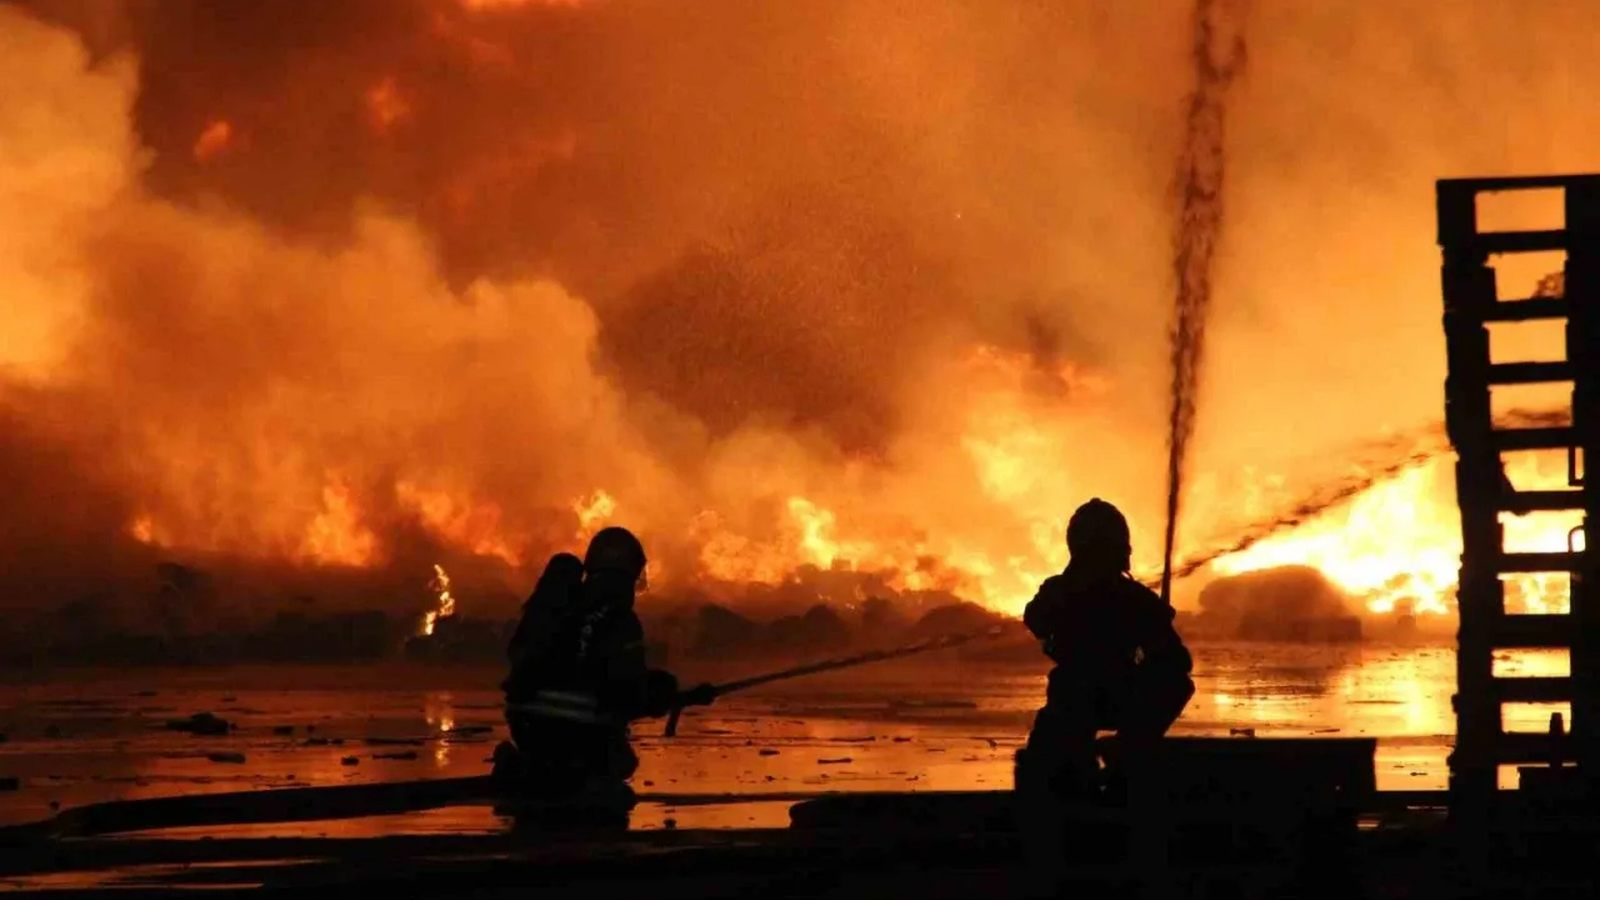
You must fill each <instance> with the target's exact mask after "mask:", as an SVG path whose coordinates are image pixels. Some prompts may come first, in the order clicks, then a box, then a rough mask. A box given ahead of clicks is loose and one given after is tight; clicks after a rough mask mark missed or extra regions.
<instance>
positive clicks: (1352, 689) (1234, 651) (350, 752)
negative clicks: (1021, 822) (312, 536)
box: [0, 645, 1564, 837]
mask: <svg viewBox="0 0 1600 900" xmlns="http://www.w3.org/2000/svg"><path fill="white" fill-rule="evenodd" d="M1546 655H1548V654H1546ZM1196 657H1197V663H1198V671H1197V679H1196V680H1197V682H1198V687H1199V692H1198V694H1197V696H1196V698H1195V700H1194V702H1193V703H1192V704H1191V706H1190V708H1189V710H1188V711H1187V712H1186V714H1185V716H1184V718H1183V719H1182V721H1181V722H1180V723H1179V725H1178V728H1177V731H1178V732H1179V733H1183V734H1191V735H1228V734H1238V733H1249V732H1252V731H1253V733H1254V734H1256V735H1259V736H1263V737H1266V736H1273V735H1282V736H1289V735H1348V736H1372V737H1378V738H1380V745H1379V751H1378V772H1377V775H1378V784H1379V787H1380V788H1381V789H1386V790H1433V789H1443V788H1444V787H1445V783H1446V775H1447V771H1446V765H1445V758H1446V755H1447V754H1448V752H1449V748H1450V744H1451V742H1452V740H1453V737H1452V735H1453V731H1454V720H1453V716H1452V714H1451V711H1450V696H1451V694H1452V693H1453V690H1454V681H1455V678H1454V675H1455V667H1454V655H1453V653H1452V652H1451V650H1450V649H1448V648H1420V649H1419V648H1403V649H1402V648H1391V649H1384V648H1377V647H1364V648H1314V647H1277V646H1261V645H1252V646H1239V645H1213V646H1200V647H1197V648H1196ZM1562 664H1564V660H1555V659H1553V658H1552V659H1546V658H1544V656H1542V655H1533V656H1526V657H1523V658H1520V659H1518V660H1508V661H1506V662H1505V663H1503V667H1509V668H1511V669H1516V670H1518V671H1516V672H1515V674H1523V675H1538V674H1546V673H1549V672H1551V671H1552V670H1553V669H1556V668H1558V667H1559V666H1560V665H1562ZM719 668H721V669H723V670H724V671H703V672H688V673H685V680H691V679H695V680H697V679H699V678H702V677H706V678H719V677H722V676H726V675H743V674H747V670H746V669H744V668H738V669H734V668H733V667H726V666H724V667H719ZM499 674H500V673H498V672H495V671H493V670H489V669H471V668H454V669H427V668H418V667H387V668H381V669H353V668H352V669H310V668H306V669H250V670H238V671H216V670H210V671H171V672H155V671H144V672H133V673H126V672H124V673H116V674H105V673H94V672H79V673H73V674H71V675H69V676H62V677H59V678H55V679H53V680H50V681H47V682H43V683H39V682H34V683H26V684H23V683H17V684H10V685H4V686H0V731H3V732H4V733H5V735H6V738H7V740H6V741H5V742H4V743H0V777H3V778H14V779H17V780H18V781H17V786H16V790H14V791H11V792H9V793H5V794H0V821H4V822H7V823H15V822H21V821H31V820H37V819H42V818H45V817H47V816H49V815H50V814H51V813H52V811H53V810H54V809H56V808H67V807H72V806H79V805H83V804H87V803H94V802H103V801H107V800H115V799H136V798H144V797H155V796H168V795H174V794H183V793H196V792H201V791H206V792H212V791H237V790H248V789H257V788H260V789H271V788H282V787H291V786H301V787H303V786H307V785H319V786H320V785H333V784H353V783H363V782H378V781H391V780H404V779H418V778H441V777H457V776H467V775H479V774H484V773H485V772H487V770H488V765H487V760H488V757H489V755H490V753H491V751H492V749H493V746H494V743H495V742H496V741H497V740H499V738H500V735H501V732H502V728H501V727H500V726H501V723H500V706H499V697H498V694H497V693H496V692H495V691H494V690H493V687H492V686H493V685H494V684H496V682H497V681H498V677H499ZM1042 690H1043V669H1042V667H1040V668H1020V667H1015V666H1012V667H1001V666H977V665H974V664H967V663H958V662H955V661H951V660H946V661H943V662H940V663H935V664H932V665H929V664H926V663H916V664H889V665H883V666H877V667H867V668H862V669H857V670H854V671H851V672H843V673H834V674H831V675H826V676H819V677H815V678H811V679H804V680H796V681H791V682H786V683H780V684H773V685H769V686H766V687H764V688H760V689H757V690H753V691H751V692H749V693H748V694H743V695H734V696H731V697H728V698H725V699H724V700H722V701H719V703H718V704H717V705H716V706H714V707H711V708H709V709H696V710H693V711H691V712H690V713H688V714H687V715H686V716H685V717H684V720H683V723H682V725H681V727H680V731H679V735H678V737H676V738H673V739H667V738H665V737H663V736H661V734H660V727H661V724H660V723H659V722H647V723H643V724H642V725H641V727H640V729H639V731H638V735H639V741H638V744H639V751H640V756H641V759H642V765H641V768H640V771H639V774H638V776H637V777H636V779H635V787H636V788H637V789H638V790H639V791H640V792H641V793H642V794H645V795H650V794H675V795H677V794H724V793H727V794H744V795H752V794H774V793H792V792H820V791H833V790H841V791H847V790H869V791H880V790H974V789H976V790H983V789H1003V788H1006V787H1009V785H1010V781H1011V755H1012V753H1013V752H1014V750H1015V749H1016V748H1017V747H1018V746H1020V745H1021V743H1022V741H1023V738H1024V736H1025V733H1026V731H1027V728H1028V726H1029V724H1030V722H1031V719H1032V715H1033V711H1034V709H1035V708H1036V706H1037V705H1038V703H1039V701H1040V698H1041V693H1042ZM207 711H209V712H213V713H215V714H216V715H218V716H220V717H222V718H223V719H225V720H227V721H228V722H231V723H233V725H234V729H233V730H232V731H231V732H229V733H227V734H225V735H219V736H202V735H193V734H188V733H183V732H178V731H172V730H168V729H167V728H165V727H164V726H165V724H166V722H167V721H169V720H172V719H178V718H183V717H187V716H189V715H191V714H193V713H197V712H207ZM1549 712H1550V710H1549V709H1547V708H1545V707H1543V706H1541V707H1539V708H1537V709H1529V710H1526V711H1523V710H1517V711H1515V714H1512V711H1510V710H1508V727H1513V728H1516V729H1518V730H1536V729H1540V730H1542V729H1543V728H1544V727H1546V725H1547V723H1548V719H1549ZM787 808H788V804H787V803H782V802H763V803H748V804H723V805H710V806H699V805H696V806H682V805H680V806H664V805H661V804H656V803H648V802H647V803H644V804H642V805H641V806H640V808H639V809H638V810H636V812H635V816H634V822H635V827H640V828H664V827H674V826H675V827H680V828H700V827H751V826H766V825H773V826H782V825H784V824H786V823H787ZM504 827H505V823H504V822H503V821H502V820H501V819H500V818H499V817H497V816H496V815H495V814H494V813H493V811H492V810H491V809H489V808H488V807H470V808H459V809H449V810H438V811H434V812H428V813H419V814H410V815H406V816H398V817H382V818H377V819H366V820H354V821H344V822H319V823H313V824H311V825H299V826H256V827H250V828H239V829H226V830H224V829H217V828H209V829H205V830H203V832H195V834H196V836H199V835H200V834H205V835H221V834H228V835H232V836H245V835H254V836H269V835H271V836H279V835H283V836H287V835H306V836H316V835H325V836H350V837H355V836H362V835H379V834H397V833H430V834H437V833H451V832H455V833H463V832H467V833H471V832H482V831H491V830H501V829H503V828H504ZM181 833H185V832H183V831H175V832H172V834H173V835H174V836H176V835H178V834H181Z"/></svg>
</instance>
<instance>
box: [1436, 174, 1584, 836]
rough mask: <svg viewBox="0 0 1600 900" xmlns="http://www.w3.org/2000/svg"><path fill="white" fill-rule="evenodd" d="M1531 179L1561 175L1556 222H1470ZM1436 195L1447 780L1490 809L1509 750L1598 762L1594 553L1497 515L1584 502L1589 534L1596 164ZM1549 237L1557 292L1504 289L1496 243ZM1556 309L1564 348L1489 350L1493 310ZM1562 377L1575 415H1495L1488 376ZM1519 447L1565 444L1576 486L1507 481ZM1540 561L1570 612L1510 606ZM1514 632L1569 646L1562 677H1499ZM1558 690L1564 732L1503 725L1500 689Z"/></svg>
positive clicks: (1549, 183) (1547, 313)
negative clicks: (1515, 541)
mask: <svg viewBox="0 0 1600 900" xmlns="http://www.w3.org/2000/svg"><path fill="white" fill-rule="evenodd" d="M1527 190H1541V191H1549V190H1561V191H1563V193H1564V195H1565V202H1564V207H1565V213H1566V222H1565V227H1563V228H1552V229H1550V230H1542V231H1502V232H1482V231H1479V228H1478V198H1479V196H1480V195H1483V194H1486V193H1494V192H1501V191H1527ZM1437 204H1438V217H1439V234H1438V240H1439V245H1440V247H1441V248H1442V250H1443V258H1444V259H1443V270H1442V273H1441V274H1442V285H1443V293H1444V331H1445V341H1446V348H1447V359H1448V367H1449V371H1448V375H1447V376H1446V380H1445V426H1446V429H1447V431H1448V433H1449V436H1450V442H1451V444H1452V445H1453V446H1454V448H1455V451H1456V456H1457V462H1456V496H1457V498H1458V502H1459V504H1460V507H1461V546H1462V553H1461V578H1460V589H1459V609H1460V630H1459V632H1458V634H1457V656H1456V681H1457V684H1456V695H1455V698H1454V705H1455V713H1456V747H1455V752H1454V753H1453V754H1452V756H1451V761H1450V794H1451V808H1452V812H1453V813H1456V814H1466V815H1467V816H1471V815H1472V814H1473V813H1475V812H1476V813H1479V814H1482V813H1486V812H1487V811H1488V808H1489V806H1490V804H1491V803H1492V801H1493V800H1494V798H1495V795H1496V789H1497V787H1498V773H1499V767H1500V766H1503V765H1512V764H1522V765H1528V764H1535V763H1544V764H1555V765H1562V766H1566V765H1570V766H1573V767H1574V770H1573V771H1572V772H1571V775H1572V776H1573V777H1575V778H1578V779H1582V781H1583V782H1590V781H1592V780H1593V779H1594V778H1595V777H1596V775H1597V774H1600V772H1597V770H1596V766H1597V765H1600V755H1597V751H1600V748H1597V736H1600V735H1597V732H1600V710H1597V701H1600V691H1597V686H1600V685H1597V678H1600V596H1596V595H1591V592H1590V590H1589V589H1588V586H1590V585H1596V584H1600V576H1597V573H1596V572H1595V567H1596V562H1597V559H1596V555H1594V554H1591V553H1589V552H1588V544H1587V542H1584V544H1583V547H1582V549H1575V548H1574V547H1573V546H1571V545H1569V547H1568V548H1567V552H1552V553H1508V552H1506V550H1505V545H1504V529H1503V527H1502V525H1501V521H1500V519H1501V516H1502V514H1506V513H1511V514H1517V513H1531V512H1547V511H1578V512H1581V513H1583V526H1582V527H1583V532H1584V534H1587V526H1588V523H1589V521H1590V520H1591V519H1594V518H1596V517H1597V516H1600V480H1597V481H1596V482H1593V483H1591V482H1588V481H1587V480H1586V479H1585V478H1584V477H1583V472H1582V467H1583V461H1584V460H1586V459H1587V458H1588V457H1590V456H1592V455H1600V415H1596V413H1597V411H1600V404H1597V401H1600V175H1575V176H1546V177H1534V178H1489V179H1448V180H1442V181H1440V182H1438V184H1437ZM1549 251H1565V252H1566V256H1567V259H1566V267H1565V286H1564V290H1563V292H1562V296H1560V297H1533V298H1525V299H1508V300H1501V299H1499V295H1498V291H1497V286H1496V282H1495V270H1494V268H1493V267H1492V265H1491V264H1490V262H1491V257H1493V256H1497V255H1502V254H1513V253H1535V252H1549ZM1560 319H1565V320H1566V349H1567V353H1566V359H1565V360H1564V361H1560V362H1499V363H1493V362H1491V361H1490V356H1489V327H1488V326H1489V325H1490V324H1491V323H1497V322H1525V321H1533V320H1546V321H1554V320H1560ZM1562 382H1569V383H1571V384H1572V419H1571V425H1570V427H1569V426H1560V427H1548V425H1547V426H1546V427H1535V428H1527V427H1521V428H1517V427H1504V426H1505V425H1506V424H1507V423H1497V422H1496V421H1495V420H1494V417H1493V415H1492V414H1491V405H1490V394H1491V389H1492V388H1494V387H1498V386H1505V385H1525V384H1559V383H1562ZM1526 450H1565V451H1567V458H1568V482H1569V486H1570V488H1571V489H1570V490H1548V491H1516V490H1514V489H1513V488H1512V486H1511V485H1510V482H1509V481H1508V480H1507V479H1506V476H1505V470H1504V466H1503V460H1502V454H1504V453H1507V452H1515V451H1526ZM1541 572H1557V573H1559V572H1566V573H1570V575H1571V578H1572V600H1571V607H1570V612H1569V613H1568V614H1566V615H1520V614H1519V615H1512V614H1508V613H1507V611H1506V609H1505V584H1504V582H1503V581H1502V580H1501V579H1502V577H1503V576H1505V575H1510V574H1520V573H1541ZM1523 648H1564V649H1568V650H1569V652H1570V653H1571V660H1572V668H1571V677H1570V678H1560V677H1552V678H1496V677H1494V669H1493V666H1494V658H1493V657H1494V653H1495V651H1497V650H1504V649H1523ZM1562 701H1566V702H1569V703H1570V704H1571V708H1572V716H1571V718H1572V721H1571V723H1570V725H1571V727H1570V732H1568V731H1567V730H1566V729H1564V728H1561V727H1555V726H1557V725H1558V724H1560V723H1557V722H1554V721H1553V722H1552V728H1551V729H1550V732H1549V733H1548V734H1540V733H1533V734H1526V733H1507V732H1505V731H1504V728H1503V725H1502V709H1501V707H1502V705H1503V704H1505V703H1553V702H1562ZM1584 786H1585V787H1587V784H1585V785H1584ZM1573 787H1578V785H1576V784H1574V785H1573Z"/></svg>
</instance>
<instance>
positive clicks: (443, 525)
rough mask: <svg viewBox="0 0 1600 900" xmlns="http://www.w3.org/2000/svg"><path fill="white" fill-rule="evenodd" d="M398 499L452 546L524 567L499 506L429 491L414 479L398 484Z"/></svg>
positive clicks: (510, 564) (432, 531)
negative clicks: (504, 529)
mask: <svg viewBox="0 0 1600 900" xmlns="http://www.w3.org/2000/svg"><path fill="white" fill-rule="evenodd" d="M395 499H396V500H397V501H399V503H400V505H401V506H402V507H404V508H407V509H411V510H414V511H415V512H416V514H417V516H418V517H419V518H420V519H421V520H422V524H423V525H424V526H426V527H427V529H428V530H429V531H430V532H431V533H432V534H433V535H434V536H436V537H438V538H440V539H441V540H443V541H445V542H446V543H447V544H449V545H450V546H452V547H459V548H462V549H465V550H468V551H470V552H471V553H473V554H474V555H476V556H491V557H494V558H496V559H499V560H501V561H503V562H504V563H505V564H506V565H508V566H511V567H512V568H519V567H521V565H522V556H521V555H520V554H519V553H518V552H517V551H515V550H513V549H512V540H511V539H510V538H509V537H508V536H507V535H506V534H505V533H504V531H503V530H502V527H501V512H500V507H499V506H497V505H495V504H493V503H471V502H467V501H466V500H464V499H463V498H461V497H458V496H456V495H453V494H451V493H449V492H448V491H439V490H427V489H424V488H421V487H418V486H417V485H416V484H415V483H414V482H410V481H402V482H400V483H399V484H397V485H395Z"/></svg>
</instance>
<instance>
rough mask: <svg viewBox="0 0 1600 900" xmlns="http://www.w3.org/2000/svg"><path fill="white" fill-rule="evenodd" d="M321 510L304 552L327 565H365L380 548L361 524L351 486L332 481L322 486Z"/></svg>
mask: <svg viewBox="0 0 1600 900" xmlns="http://www.w3.org/2000/svg"><path fill="white" fill-rule="evenodd" d="M322 506H323V508H322V511H321V512H319V513H318V514H317V515H316V517H315V518H313V519H312V520H311V525H310V527H309V528H308V529H307V530H306V535H305V539H304V541H303V542H302V543H301V548H300V549H301V554H302V555H303V556H304V557H307V558H309V559H311V560H312V561H314V562H318V563H321V564H324V565H343V566H365V565H367V564H369V563H371V562H372V559H373V555H374V554H375V552H376V550H377V545H378V539H377V537H376V536H375V535H374V534H373V533H372V532H371V531H369V530H367V528H366V527H365V526H364V525H362V523H361V514H360V512H359V511H358V510H357V509H356V507H355V502H354V500H353V499H352V497H351V493H350V489H349V488H348V487H347V486H345V485H343V484H329V485H328V486H326V487H324V488H323V489H322Z"/></svg>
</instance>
